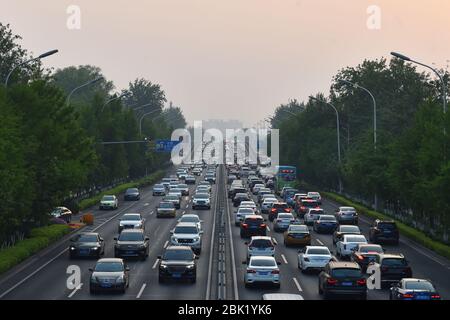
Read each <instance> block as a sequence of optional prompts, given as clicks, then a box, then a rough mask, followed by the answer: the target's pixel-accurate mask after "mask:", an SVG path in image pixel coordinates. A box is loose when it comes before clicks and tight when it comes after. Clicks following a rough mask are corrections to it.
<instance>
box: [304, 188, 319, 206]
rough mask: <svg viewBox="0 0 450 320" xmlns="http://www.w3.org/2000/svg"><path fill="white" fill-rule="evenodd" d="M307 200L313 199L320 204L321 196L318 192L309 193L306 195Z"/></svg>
mask: <svg viewBox="0 0 450 320" xmlns="http://www.w3.org/2000/svg"><path fill="white" fill-rule="evenodd" d="M307 196H308V198H311V199H314V200H316V201H317V203H318V204H322V196H321V195H320V193H319V192H315V191H310V192H308V193H307Z"/></svg>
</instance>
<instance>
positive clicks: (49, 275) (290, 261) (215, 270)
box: [0, 166, 450, 300]
mask: <svg viewBox="0 0 450 320" xmlns="http://www.w3.org/2000/svg"><path fill="white" fill-rule="evenodd" d="M170 173H173V169H172V170H171V172H170ZM170 173H168V175H169V174H170ZM225 176H226V170H225V168H224V167H223V166H219V167H218V170H217V184H215V185H213V190H212V198H211V199H212V209H211V210H192V208H191V196H192V194H193V191H194V190H195V186H194V185H190V187H189V188H190V196H188V197H183V202H182V205H181V209H180V210H177V218H178V217H180V216H181V215H182V214H184V213H196V214H198V215H199V216H200V218H201V219H202V220H204V227H203V228H204V230H205V233H204V234H203V240H202V241H203V247H202V253H201V255H200V259H199V260H198V269H197V282H196V283H195V284H190V283H164V284H160V283H158V267H157V266H158V260H157V257H158V256H159V255H161V254H162V253H163V251H164V248H165V247H167V245H168V242H169V237H170V230H171V229H172V228H173V227H174V226H175V224H176V222H177V219H158V218H156V213H155V212H156V209H155V208H156V206H157V204H158V203H159V201H160V199H161V197H154V196H152V192H151V190H152V188H151V187H147V188H143V189H142V190H141V200H140V201H135V202H124V201H121V202H120V207H119V209H117V210H114V211H99V210H97V208H92V209H91V210H86V212H92V213H93V214H94V216H95V224H94V225H93V226H89V227H86V228H84V229H83V230H82V231H96V232H99V233H100V234H101V235H102V237H103V238H104V239H105V241H106V252H105V257H113V255H114V249H113V245H114V240H113V239H114V237H115V236H117V226H118V220H119V218H120V216H121V215H123V214H124V213H132V212H138V213H141V214H143V215H144V217H145V218H146V222H145V231H146V234H147V235H148V236H149V237H150V253H149V257H148V259H147V260H146V261H133V260H130V261H128V265H129V267H130V269H131V271H130V286H129V288H128V290H127V292H126V293H125V294H123V295H122V294H98V295H91V294H90V293H89V277H90V272H89V270H88V269H89V268H91V267H93V266H94V264H95V259H90V260H89V259H74V260H69V257H68V252H67V248H68V246H69V237H67V238H65V239H63V240H62V241H60V242H58V243H57V244H55V245H53V246H51V247H50V248H48V249H47V250H44V251H43V252H41V253H39V254H38V255H36V256H35V257H33V258H31V259H29V260H27V261H25V262H24V263H22V264H20V265H19V266H18V267H16V268H14V269H12V270H11V271H10V272H7V273H6V274H4V275H3V276H2V277H0V299H9V300H21V299H48V300H85V299H141V300H145V299H148V300H155V299H160V300H207V299H218V298H222V299H228V300H232V299H239V300H260V299H261V295H262V294H263V293H269V292H282V293H295V294H301V295H302V296H303V297H304V298H305V299H307V300H317V299H322V297H321V296H319V294H318V291H317V282H318V281H317V274H314V273H312V274H306V275H305V274H302V273H301V272H300V271H299V270H298V268H297V251H298V248H286V247H285V246H284V245H283V234H281V233H275V232H274V231H273V230H272V223H268V226H269V229H270V231H269V234H270V236H271V237H273V238H274V239H275V240H276V242H277V243H278V245H277V246H276V259H277V260H278V261H280V262H281V266H280V275H281V288H280V289H273V288H270V287H261V288H245V287H244V282H243V278H244V272H245V265H243V264H242V261H243V260H245V256H246V246H245V244H244V241H245V240H244V239H241V238H240V235H239V228H238V227H235V226H234V215H233V214H234V208H233V206H232V203H231V201H230V200H229V199H228V198H227V197H226V185H225V179H224V178H225ZM201 180H202V177H197V183H198V182H199V181H201ZM119 199H122V198H121V197H119ZM337 206H338V205H337V204H336V203H333V202H330V201H327V200H325V201H324V204H323V208H324V209H325V211H327V212H332V211H334V209H335V208H337ZM369 223H370V221H369V219H368V218H366V217H361V219H360V224H359V226H360V228H361V230H362V231H363V232H364V234H365V235H366V236H367V233H368V228H369ZM311 234H312V238H313V244H315V245H316V244H317V245H326V246H328V247H329V248H330V250H331V251H332V252H334V247H333V245H332V240H331V235H321V234H320V235H319V234H316V233H315V232H314V231H311ZM386 248H387V252H396V253H397V252H400V253H403V254H404V255H405V256H406V258H407V259H408V260H409V262H410V264H411V266H412V269H413V275H414V276H415V277H421V278H428V279H431V280H432V281H433V283H434V284H435V285H436V287H437V289H438V291H439V292H440V294H441V296H442V298H443V299H450V277H449V276H448V275H449V274H450V262H449V261H448V260H446V259H444V258H442V257H440V256H438V255H436V254H435V253H433V252H431V251H429V250H428V249H425V248H423V247H422V246H420V245H418V244H415V243H413V242H411V241H409V240H407V239H404V238H402V239H401V242H400V244H399V246H386ZM70 265H77V266H79V267H80V269H81V283H82V285H81V286H80V287H79V288H76V289H73V290H69V289H68V288H67V285H66V281H67V279H68V277H69V274H67V273H66V270H67V267H68V266H70ZM388 298H389V296H388V290H376V291H370V292H369V295H368V299H370V300H383V299H388Z"/></svg>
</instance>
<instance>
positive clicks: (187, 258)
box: [158, 246, 198, 283]
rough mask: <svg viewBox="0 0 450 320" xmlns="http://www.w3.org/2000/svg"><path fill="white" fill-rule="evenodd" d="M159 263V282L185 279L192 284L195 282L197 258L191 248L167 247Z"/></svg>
mask: <svg viewBox="0 0 450 320" xmlns="http://www.w3.org/2000/svg"><path fill="white" fill-rule="evenodd" d="M158 259H160V262H159V282H164V281H165V280H170V279H173V280H181V279H187V280H189V281H190V282H192V283H194V282H195V281H196V280H197V264H196V259H198V256H197V255H195V254H194V252H193V251H192V249H191V247H186V246H169V247H167V249H166V251H165V253H164V255H163V256H162V257H161V256H159V257H158Z"/></svg>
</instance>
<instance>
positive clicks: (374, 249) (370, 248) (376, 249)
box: [360, 246, 383, 253]
mask: <svg viewBox="0 0 450 320" xmlns="http://www.w3.org/2000/svg"><path fill="white" fill-rule="evenodd" d="M360 252H362V253H367V252H378V253H383V249H382V248H381V247H380V246H363V247H362V248H361V249H360Z"/></svg>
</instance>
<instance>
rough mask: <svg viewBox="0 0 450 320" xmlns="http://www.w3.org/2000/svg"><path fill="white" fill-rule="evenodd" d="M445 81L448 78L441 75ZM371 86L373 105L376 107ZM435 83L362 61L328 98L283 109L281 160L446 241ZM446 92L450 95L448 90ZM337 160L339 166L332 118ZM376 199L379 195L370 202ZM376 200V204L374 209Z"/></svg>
mask: <svg viewBox="0 0 450 320" xmlns="http://www.w3.org/2000/svg"><path fill="white" fill-rule="evenodd" d="M440 72H441V74H444V80H445V82H446V83H447V84H448V83H449V82H448V79H449V73H448V72H447V71H446V70H440ZM342 80H346V81H350V82H351V83H354V84H355V83H356V84H358V85H359V86H362V87H364V88H366V89H368V90H369V91H370V92H371V93H372V94H373V96H374V98H375V101H376V105H377V108H376V116H377V134H376V136H377V141H376V145H375V141H374V127H373V121H374V110H373V101H372V98H371V97H370V95H369V94H368V93H367V92H365V91H364V90H362V89H360V87H355V86H353V85H349V84H348V82H345V81H342ZM441 89H442V88H441V87H440V82H437V81H436V80H434V78H433V77H431V76H430V75H429V74H427V73H424V72H419V71H418V70H417V69H416V68H415V67H414V66H412V65H410V64H408V63H405V62H404V61H402V60H400V59H397V58H394V59H392V60H391V61H389V62H388V61H387V60H386V59H385V58H381V59H378V60H373V61H371V60H366V61H364V62H362V63H361V64H360V65H358V66H356V67H347V68H344V69H342V70H340V71H339V72H338V73H337V74H336V76H335V77H334V78H333V81H332V85H331V88H330V92H329V95H328V97H327V96H325V95H324V94H322V93H318V94H316V95H315V96H313V97H311V98H310V99H309V100H308V101H306V102H298V101H296V100H292V101H289V103H287V104H282V105H280V106H279V107H278V108H277V109H276V111H275V114H274V116H273V118H272V119H271V125H272V127H273V128H279V129H280V152H281V154H280V158H281V161H282V163H284V164H293V165H296V166H297V168H298V170H299V177H300V179H301V180H302V181H304V182H305V183H307V184H310V185H313V186H316V187H318V188H321V189H322V190H332V191H337V190H339V180H341V182H342V187H343V190H342V193H343V194H345V195H347V196H349V197H351V198H353V199H357V200H359V201H361V202H363V203H366V204H368V205H369V206H372V207H375V206H377V207H378V208H377V209H379V210H382V211H385V212H386V213H389V214H391V215H392V216H395V217H396V218H398V219H400V220H402V221H404V222H406V223H408V224H410V225H413V226H414V227H416V228H418V229H420V230H422V231H425V232H426V233H427V234H429V235H431V236H432V237H434V238H436V239H439V240H441V241H444V242H447V243H448V241H449V240H448V236H449V230H450V197H449V194H450V118H449V114H448V113H446V114H444V113H443V106H442V102H441V101H442V99H441V98H442V94H441V92H442V90H441ZM447 92H448V90H447ZM325 102H327V103H329V104H331V105H333V106H334V107H335V108H336V109H337V110H338V114H339V120H340V124H339V129H340V134H339V138H340V143H341V162H340V163H339V161H338V149H337V130H336V126H337V123H336V113H335V111H334V110H333V109H332V107H331V106H330V105H329V104H327V103H325ZM375 195H376V198H375ZM375 199H378V203H377V204H376V202H375Z"/></svg>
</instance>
